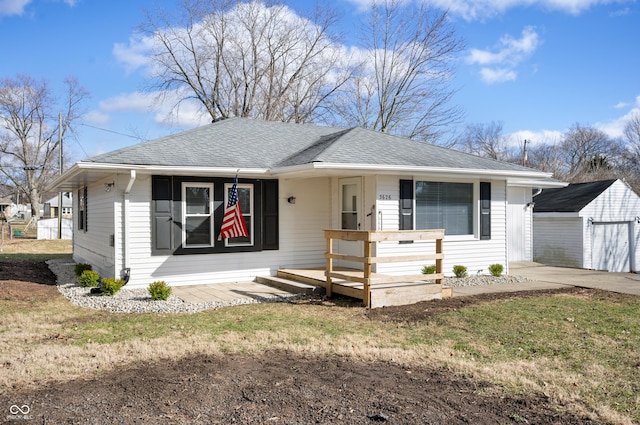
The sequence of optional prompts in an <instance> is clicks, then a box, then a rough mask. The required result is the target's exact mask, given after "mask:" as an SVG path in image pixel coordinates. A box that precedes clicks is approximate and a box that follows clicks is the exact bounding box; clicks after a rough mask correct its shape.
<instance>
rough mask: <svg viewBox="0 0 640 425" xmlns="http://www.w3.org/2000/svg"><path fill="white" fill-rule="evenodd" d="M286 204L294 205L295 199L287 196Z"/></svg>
mask: <svg viewBox="0 0 640 425" xmlns="http://www.w3.org/2000/svg"><path fill="white" fill-rule="evenodd" d="M287 202H288V203H290V204H295V203H296V197H295V196H289V197H288V198H287Z"/></svg>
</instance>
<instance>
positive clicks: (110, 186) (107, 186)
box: [104, 182, 116, 192]
mask: <svg viewBox="0 0 640 425" xmlns="http://www.w3.org/2000/svg"><path fill="white" fill-rule="evenodd" d="M115 185H116V183H115V182H111V183H105V184H104V191H105V192H111V189H113V186H115Z"/></svg>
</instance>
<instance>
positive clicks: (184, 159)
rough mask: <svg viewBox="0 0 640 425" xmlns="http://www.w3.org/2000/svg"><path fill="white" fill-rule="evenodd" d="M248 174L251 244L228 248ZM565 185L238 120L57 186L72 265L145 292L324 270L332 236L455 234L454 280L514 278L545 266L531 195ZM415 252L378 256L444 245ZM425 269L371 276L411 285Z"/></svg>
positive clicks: (405, 142)
mask: <svg viewBox="0 0 640 425" xmlns="http://www.w3.org/2000/svg"><path fill="white" fill-rule="evenodd" d="M236 174H237V175H238V178H239V186H238V188H239V195H240V203H241V206H242V211H243V214H244V218H245V221H246V224H247V227H248V230H249V236H248V237H247V238H233V239H228V240H219V238H218V235H219V232H220V226H221V222H222V216H223V211H224V205H225V203H226V200H227V196H228V192H229V188H230V187H231V185H232V183H233V180H234V177H235V175H236ZM559 186H564V184H562V183H559V182H557V181H554V180H552V179H550V175H549V174H548V173H542V172H539V171H537V170H533V169H530V168H525V167H521V166H518V165H515V164H509V163H502V162H498V161H493V160H490V159H486V158H479V157H476V156H473V155H468V154H465V153H461V152H458V151H454V150H451V149H446V148H442V147H438V146H434V145H431V144H427V143H423V142H418V141H414V140H409V139H405V138H401V137H396V136H391V135H388V134H383V133H379V132H374V131H370V130H365V129H362V128H350V129H339V128H330V127H319V126H315V125H308V124H289V123H279V122H265V121H258V120H251V119H241V118H230V119H225V120H221V121H218V122H215V123H213V124H210V125H206V126H203V127H200V128H197V129H194V130H191V131H186V132H183V133H180V134H175V135H172V136H168V137H164V138H161V139H158V140H154V141H150V142H145V143H141V144H138V145H134V146H131V147H127V148H123V149H120V150H117V151H114V152H110V153H106V154H103V155H99V156H96V157H94V158H91V159H89V160H85V161H81V162H78V163H77V164H75V165H74V166H73V167H72V168H70V169H69V170H68V171H67V172H66V173H64V174H63V175H62V176H60V177H59V178H58V179H56V180H55V181H54V182H53V183H52V184H51V187H50V188H49V190H56V191H73V192H74V193H75V198H76V205H75V206H74V217H73V219H74V237H73V257H74V260H75V261H76V262H82V263H90V264H91V265H92V266H93V268H94V270H97V271H98V272H99V273H100V274H101V276H113V277H121V276H123V277H126V278H127V279H128V287H143V286H146V285H148V284H149V283H152V282H153V281H157V280H164V281H166V282H167V283H169V284H170V285H174V286H177V285H193V284H215V283H221V282H234V281H246V280H253V279H255V278H257V277H259V276H265V275H267V276H268V275H275V274H276V272H277V271H278V270H279V269H282V268H312V267H324V266H325V264H326V259H325V252H326V250H327V241H326V240H325V236H324V234H323V230H324V229H352V230H366V231H390V230H396V231H397V230H408V229H432V228H435V229H444V230H445V235H446V236H445V238H444V242H443V245H444V260H443V261H442V263H441V264H442V267H443V271H444V272H445V274H450V271H451V269H452V267H453V266H454V265H457V264H460V265H464V266H466V267H467V268H468V271H469V273H473V274H475V273H487V268H488V266H489V265H490V264H494V263H500V264H502V265H504V266H505V270H506V271H507V272H508V264H509V261H514V260H518V261H531V260H532V259H533V253H532V237H531V234H532V232H531V227H532V224H531V223H532V217H531V208H530V203H531V201H532V197H531V194H532V190H535V189H540V188H546V187H559ZM404 242H406V241H399V242H390V243H389V242H387V243H380V242H377V243H374V244H373V248H372V253H371V255H373V256H377V257H382V256H397V255H412V254H419V253H421V252H424V251H425V250H426V249H431V248H430V247H433V244H434V242H432V241H429V242H423V241H416V242H415V243H404ZM339 245H340V250H341V251H343V252H344V253H346V254H347V255H348V254H349V253H350V252H351V253H353V254H355V255H358V253H359V255H361V254H362V251H361V250H362V247H361V246H360V245H354V244H353V243H352V242H348V241H340V242H339ZM431 263H433V261H432V262H431ZM342 264H343V265H350V266H353V263H351V262H344V261H343V262H342ZM425 264H427V262H425V261H403V262H394V263H387V262H380V263H375V264H372V265H371V267H372V271H373V272H377V273H385V274H388V275H396V276H399V275H415V274H416V273H419V272H420V270H421V268H422V266H424V265H425ZM360 267H362V266H360Z"/></svg>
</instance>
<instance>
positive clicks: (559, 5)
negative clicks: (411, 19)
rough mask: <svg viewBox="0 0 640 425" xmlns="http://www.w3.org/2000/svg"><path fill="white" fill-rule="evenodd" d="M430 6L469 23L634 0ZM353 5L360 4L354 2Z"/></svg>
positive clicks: (443, 1) (509, 0)
mask: <svg viewBox="0 0 640 425" xmlns="http://www.w3.org/2000/svg"><path fill="white" fill-rule="evenodd" d="M428 1H429V3H430V4H432V5H433V6H435V7H438V8H440V9H444V10H449V12H450V13H452V14H454V15H458V16H461V17H462V18H463V19H465V20H467V21H473V20H480V19H485V18H491V17H494V16H498V15H503V14H504V13H506V12H507V11H508V10H509V9H514V8H517V7H534V6H538V7H541V8H544V9H548V10H554V11H559V12H563V13H569V14H571V15H579V14H580V13H582V12H584V11H586V10H589V9H590V8H592V7H595V6H599V5H605V4H613V3H630V2H633V1H634V0H428ZM352 3H359V2H357V1H353V0H352Z"/></svg>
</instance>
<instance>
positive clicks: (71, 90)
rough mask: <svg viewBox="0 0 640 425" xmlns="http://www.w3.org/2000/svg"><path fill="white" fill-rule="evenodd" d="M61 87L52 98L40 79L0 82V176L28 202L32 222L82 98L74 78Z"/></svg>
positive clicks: (76, 116)
mask: <svg viewBox="0 0 640 425" xmlns="http://www.w3.org/2000/svg"><path fill="white" fill-rule="evenodd" d="M64 83H65V87H66V91H65V94H64V96H63V97H62V98H61V99H58V98H56V97H55V96H54V95H53V93H52V91H51V89H50V88H49V85H48V84H47V82H46V81H44V80H42V81H37V80H35V79H34V78H32V77H30V76H27V75H19V76H17V77H16V78H5V79H3V80H0V124H1V127H0V153H2V156H1V158H0V172H1V173H2V175H3V176H4V177H5V178H6V180H7V182H10V184H11V185H12V186H14V187H15V188H16V189H17V190H18V192H19V193H21V194H22V195H24V196H25V197H26V198H27V199H29V202H30V203H31V212H32V215H33V216H35V217H39V215H40V213H39V205H40V202H41V201H42V199H41V197H42V192H43V190H44V187H45V186H46V184H47V182H48V181H49V179H50V178H51V176H52V175H54V174H56V173H58V172H59V171H60V170H59V167H58V164H59V161H58V158H59V149H60V144H59V140H60V139H61V138H62V139H63V138H64V137H65V135H66V134H68V133H69V132H70V131H72V130H73V127H72V126H73V122H74V121H75V120H76V119H77V118H78V117H79V116H80V113H81V110H80V108H81V103H82V101H83V100H84V99H86V98H87V97H88V93H87V92H86V91H85V90H84V89H83V88H82V87H81V86H80V84H79V83H78V81H77V80H76V79H75V78H73V77H69V78H67V79H66V80H65V82H64ZM60 115H61V116H62V128H60V127H59V122H60V119H59V118H60ZM60 132H61V133H60Z"/></svg>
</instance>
